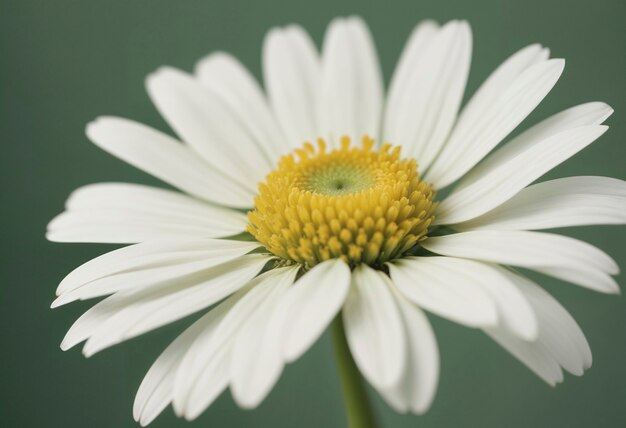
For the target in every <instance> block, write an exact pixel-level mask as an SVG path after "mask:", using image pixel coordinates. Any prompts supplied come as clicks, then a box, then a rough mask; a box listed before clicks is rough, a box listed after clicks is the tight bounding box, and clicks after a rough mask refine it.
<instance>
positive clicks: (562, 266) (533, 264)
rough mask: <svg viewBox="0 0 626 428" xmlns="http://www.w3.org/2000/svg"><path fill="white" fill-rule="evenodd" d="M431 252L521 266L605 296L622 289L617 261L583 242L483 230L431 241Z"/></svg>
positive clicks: (557, 236) (543, 234) (548, 234)
mask: <svg viewBox="0 0 626 428" xmlns="http://www.w3.org/2000/svg"><path fill="white" fill-rule="evenodd" d="M422 246H423V247H424V248H426V249H427V250H429V251H432V252H434V253H437V254H442V255H446V256H452V257H463V258H470V259H477V260H484V261H488V262H493V263H500V264H504V265H511V266H520V267H525V268H529V269H532V270H535V271H537V272H541V273H545V274H546V275H551V276H554V277H556V278H560V279H563V280H565V281H569V282H572V283H574V284H578V285H580V286H582V287H587V288H590V289H592V290H596V291H600V292H603V293H617V292H619V288H618V286H617V284H616V283H615V281H614V280H613V278H611V276H610V275H615V274H617V273H618V272H619V267H618V266H617V264H616V263H615V261H614V260H613V259H612V258H611V257H610V256H608V255H607V254H606V253H604V252H603V251H602V250H600V249H598V248H596V247H594V246H593V245H591V244H588V243H586V242H583V241H579V240H577V239H574V238H570V237H567V236H561V235H555V234H551V233H541V232H527V231H492V230H480V231H478V230H477V231H470V232H461V233H455V234H451V235H446V236H438V237H434V238H429V239H428V240H426V241H424V242H423V243H422Z"/></svg>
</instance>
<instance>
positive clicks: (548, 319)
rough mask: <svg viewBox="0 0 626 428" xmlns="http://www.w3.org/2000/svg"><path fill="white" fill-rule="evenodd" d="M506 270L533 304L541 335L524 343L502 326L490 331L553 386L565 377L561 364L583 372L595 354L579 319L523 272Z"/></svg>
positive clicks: (576, 371) (577, 372)
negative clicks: (578, 322) (576, 319)
mask: <svg viewBox="0 0 626 428" xmlns="http://www.w3.org/2000/svg"><path fill="white" fill-rule="evenodd" d="M506 273H507V275H508V276H509V277H510V278H511V280H512V281H514V282H515V284H516V286H517V287H518V289H519V290H520V291H521V292H522V293H523V294H524V295H525V297H526V298H527V299H528V301H529V302H530V303H531V304H532V306H533V309H534V311H535V313H536V314H537V318H538V320H539V336H538V338H537V340H536V341H534V342H523V341H520V340H519V339H517V338H515V337H512V336H510V335H509V334H508V333H507V332H506V331H505V330H502V329H486V332H487V334H489V335H490V336H491V337H492V338H494V339H495V340H496V341H497V342H498V343H500V344H501V345H502V346H504V347H505V348H506V349H507V350H509V352H511V353H512V354H513V355H515V356H516V357H517V358H518V359H520V360H521V361H522V362H523V363H524V364H526V365H527V366H529V367H530V368H531V370H533V371H534V372H536V373H537V374H538V375H539V376H540V377H541V378H543V379H544V380H545V381H546V382H548V383H550V384H552V385H554V384H555V383H557V382H560V381H561V380H562V374H561V373H560V368H559V366H560V367H563V368H564V369H565V370H567V371H568V372H570V373H572V374H575V375H578V376H580V375H582V374H583V372H584V370H585V369H587V368H589V367H591V363H592V357H591V350H590V348H589V344H588V343H587V340H586V339H585V336H584V334H583V332H582V331H581V330H580V327H579V326H578V324H577V323H576V321H575V320H574V319H573V318H572V316H571V315H570V314H569V313H568V312H567V311H566V310H565V309H564V308H563V307H562V306H561V305H560V304H559V303H558V302H557V301H556V300H555V299H554V298H553V297H552V296H550V294H548V293H547V292H546V291H545V290H543V289H542V288H541V287H539V286H538V285H537V284H535V283H533V282H532V281H531V280H529V279H528V278H525V277H523V276H521V275H518V274H515V273H512V272H506ZM555 363H556V368H555Z"/></svg>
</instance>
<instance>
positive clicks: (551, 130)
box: [436, 117, 607, 224]
mask: <svg viewBox="0 0 626 428" xmlns="http://www.w3.org/2000/svg"><path fill="white" fill-rule="evenodd" d="M593 119H594V117H590V120H589V121H590V122H591V121H594V120H593ZM548 120H550V119H548ZM538 126H540V127H539V129H538V130H536V131H533V129H530V130H529V131H528V132H529V133H528V134H526V136H524V135H521V136H520V138H519V139H516V140H513V141H511V142H510V143H509V144H507V145H506V146H505V147H504V148H502V149H501V151H502V152H503V153H500V152H501V151H500V150H499V151H497V152H496V153H494V155H493V157H494V158H495V160H494V161H490V159H487V161H486V162H485V164H486V165H484V166H483V165H481V166H480V167H478V168H477V171H476V172H474V173H472V174H471V175H470V176H469V177H467V178H465V179H464V180H463V182H462V183H461V186H460V187H459V188H458V189H455V190H454V191H453V192H452V193H451V194H450V196H448V198H446V199H445V200H444V201H443V202H442V203H441V205H440V206H439V209H438V215H437V220H436V222H437V223H439V224H452V223H460V222H463V221H467V220H471V219H473V218H475V217H478V216H479V215H482V214H484V213H486V212H488V211H490V210H492V209H494V208H496V207H497V206H499V205H501V204H502V203H504V202H506V201H507V200H509V199H510V198H512V197H513V196H515V195H516V194H517V193H518V192H519V191H520V190H522V189H523V188H524V187H526V186H527V185H529V184H530V183H532V182H533V181H535V180H536V179H537V178H539V177H541V176H542V175H543V174H545V173H546V172H548V171H550V170H551V169H552V168H554V167H555V166H557V165H559V164H560V163H562V162H564V161H565V160H567V159H569V158H570V157H571V156H573V155H574V154H576V153H578V152H579V151H580V150H582V149H584V148H585V147H587V146H588V145H589V144H591V143H592V142H594V141H595V140H596V139H597V138H598V137H600V135H602V134H603V133H604V132H606V130H607V127H606V126H602V125H586V126H578V127H573V128H568V129H565V130H562V129H561V128H562V126H560V123H559V121H556V124H555V126H553V127H551V126H548V127H547V129H546V127H544V126H541V124H540V125H538Z"/></svg>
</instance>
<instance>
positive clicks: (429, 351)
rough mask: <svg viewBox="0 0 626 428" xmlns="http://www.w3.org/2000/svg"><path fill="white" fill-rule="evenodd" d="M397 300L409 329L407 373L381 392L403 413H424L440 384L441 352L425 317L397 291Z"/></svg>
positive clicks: (405, 324)
mask: <svg viewBox="0 0 626 428" xmlns="http://www.w3.org/2000/svg"><path fill="white" fill-rule="evenodd" d="M393 294H394V298H395V299H396V304H397V305H398V308H399V314H400V316H401V317H402V321H403V324H404V328H405V329H406V332H407V334H406V340H407V344H406V350H407V353H406V370H405V373H404V375H403V376H402V378H401V379H400V381H399V382H398V383H397V384H396V385H394V386H393V387H390V388H387V389H382V390H380V389H379V392H380V393H381V395H382V396H383V398H384V399H385V400H386V401H387V403H389V405H390V406H392V407H393V408H394V409H395V410H396V411H398V412H401V413H406V412H409V411H410V412H413V413H416V414H422V413H425V412H426V411H427V410H428V409H429V408H430V405H431V403H432V402H433V399H434V398H435V392H436V391H437V383H438V381H439V349H438V347H437V341H436V339H435V334H434V333H433V330H432V327H431V326H430V323H429V322H428V319H427V318H426V314H424V312H422V310H420V308H419V307H417V306H416V305H414V304H412V303H411V302H409V301H408V300H407V299H406V298H405V297H404V296H403V295H402V294H401V293H400V292H399V291H397V290H395V289H394V293H393Z"/></svg>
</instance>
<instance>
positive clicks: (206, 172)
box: [86, 117, 254, 208]
mask: <svg viewBox="0 0 626 428" xmlns="http://www.w3.org/2000/svg"><path fill="white" fill-rule="evenodd" d="M86 133H87V137H89V139H90V140H91V141H93V142H94V143H95V144H96V145H97V146H98V147H100V148H102V149H103V150H106V151H107V152H109V153H111V154H112V155H114V156H116V157H118V158H120V159H122V160H123V161H125V162H127V163H129V164H131V165H133V166H134V167H136V168H139V169H141V170H143V171H146V172H147V173H149V174H152V175H153V176H155V177H157V178H159V179H161V180H163V181H165V182H166V183H169V184H171V185H172V186H175V187H178V188H179V189H181V190H183V191H185V192H187V193H189V194H190V195H193V196H196V197H198V198H201V199H206V200H208V201H211V202H214V203H216V204H219V205H226V206H230V207H235V208H249V207H251V206H252V205H253V200H254V190H249V189H246V188H244V187H242V186H240V185H239V184H237V183H235V182H234V181H233V180H230V179H229V178H227V177H226V176H225V175H223V174H222V173H220V172H219V171H217V170H215V169H213V168H211V167H210V166H209V165H207V164H206V163H205V162H203V161H202V159H200V158H199V157H198V156H197V155H196V154H195V153H194V152H193V151H191V150H190V149H189V148H188V147H185V146H184V145H182V144H180V143H179V142H178V141H176V140H174V139H173V138H171V137H169V136H168V135H165V134H163V133H161V132H159V131H157V130H155V129H152V128H149V127H147V126H145V125H142V124H140V123H137V122H134V121H131V120H128V119H122V118H119V117H99V118H97V119H96V120H95V121H93V122H91V123H89V124H88V125H87V129H86Z"/></svg>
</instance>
